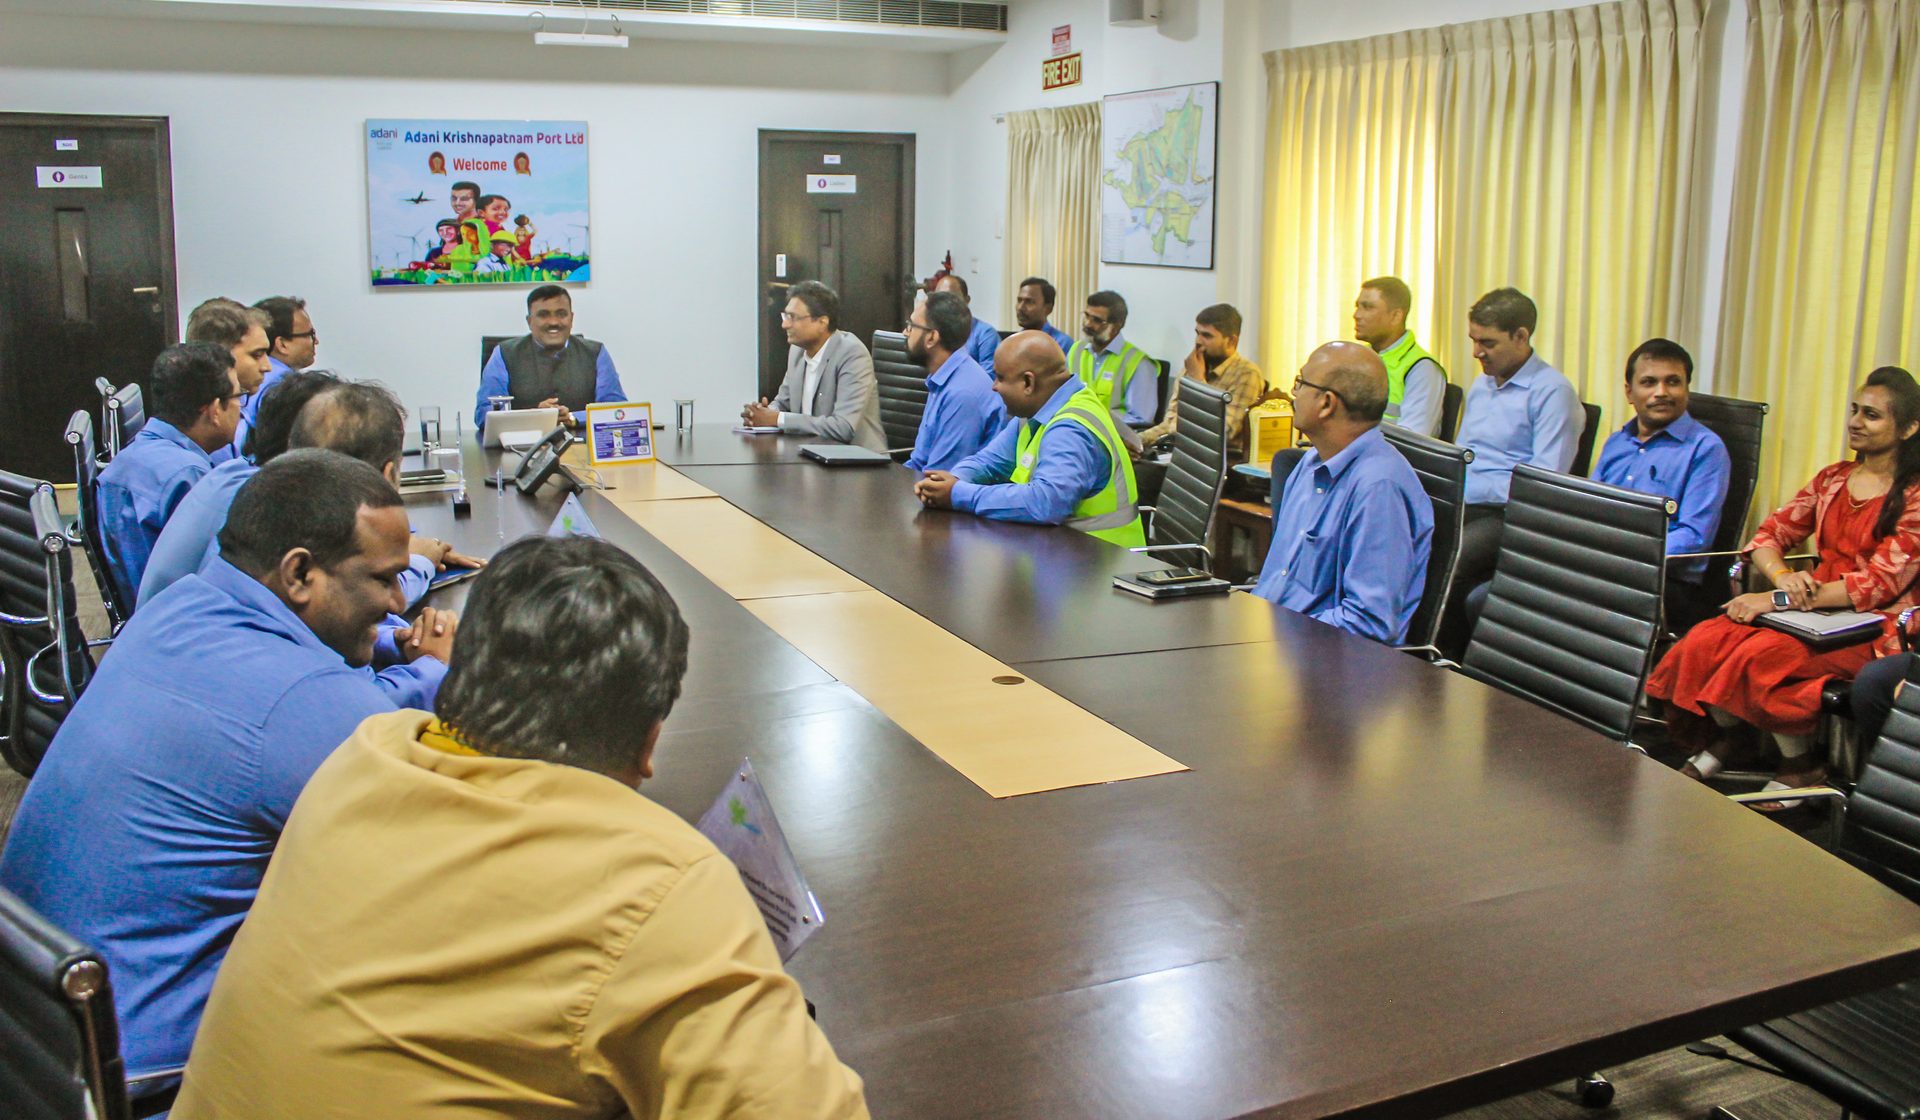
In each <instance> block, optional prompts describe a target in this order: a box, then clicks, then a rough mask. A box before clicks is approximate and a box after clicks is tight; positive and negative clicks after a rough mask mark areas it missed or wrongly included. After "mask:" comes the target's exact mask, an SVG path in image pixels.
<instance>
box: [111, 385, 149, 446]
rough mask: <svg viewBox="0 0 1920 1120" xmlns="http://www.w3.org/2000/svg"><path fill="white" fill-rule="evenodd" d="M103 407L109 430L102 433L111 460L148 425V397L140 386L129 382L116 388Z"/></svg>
mask: <svg viewBox="0 0 1920 1120" xmlns="http://www.w3.org/2000/svg"><path fill="white" fill-rule="evenodd" d="M101 407H102V410H103V412H104V413H105V415H106V418H107V430H106V431H105V432H104V433H102V434H103V435H104V436H105V440H104V443H105V444H106V457H107V458H108V459H109V460H111V459H112V458H113V457H114V456H115V455H118V454H120V451H121V449H122V448H124V447H126V446H127V444H129V443H131V442H133V437H134V436H137V435H139V434H140V429H142V428H144V427H146V426H147V405H146V399H145V398H144V397H143V396H142V395H141V393H140V386H138V385H134V384H127V385H122V386H120V388H118V389H115V390H114V391H113V395H112V396H110V397H108V398H107V399H106V403H105V404H103V405H102V406H101Z"/></svg>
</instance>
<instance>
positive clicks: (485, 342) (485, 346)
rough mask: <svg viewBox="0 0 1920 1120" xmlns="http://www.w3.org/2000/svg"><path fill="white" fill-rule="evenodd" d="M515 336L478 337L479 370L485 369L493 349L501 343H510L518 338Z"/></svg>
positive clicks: (484, 335) (494, 335) (493, 335)
mask: <svg viewBox="0 0 1920 1120" xmlns="http://www.w3.org/2000/svg"><path fill="white" fill-rule="evenodd" d="M519 337H520V336H519V335H517V334H483V335H481V336H480V368H481V369H486V368H487V361H488V359H490V358H492V357H493V350H494V347H496V346H499V345H500V344H501V343H503V342H512V341H513V340H514V339H516V338H519Z"/></svg>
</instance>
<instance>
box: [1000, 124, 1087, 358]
mask: <svg viewBox="0 0 1920 1120" xmlns="http://www.w3.org/2000/svg"><path fill="white" fill-rule="evenodd" d="M1005 267H1006V283H1005V284H1004V285H1003V286H1002V290H1003V291H1004V292H1005V293H1006V296H1005V301H1006V303H1005V306H1004V307H1002V308H1001V309H1000V310H1001V318H1000V321H1001V322H1003V323H1007V324H1009V325H1011V324H1012V323H1013V321H1014V320H1013V300H1014V297H1015V296H1016V295H1018V294H1019V290H1018V285H1019V283H1020V281H1022V280H1024V279H1026V278H1027V277H1028V276H1041V277H1045V278H1046V279H1047V280H1049V281H1051V282H1052V283H1053V286H1054V288H1055V290H1056V292H1057V295H1056V298H1055V299H1054V305H1053V306H1054V324H1053V325H1054V326H1056V327H1059V328H1060V329H1061V330H1064V331H1066V332H1067V333H1068V334H1072V335H1078V333H1079V327H1080V308H1082V307H1084V306H1085V305H1086V300H1087V297H1088V296H1090V295H1092V294H1093V292H1094V290H1095V288H1094V284H1095V280H1096V276H1097V273H1098V270H1099V267H1100V104H1099V102H1097V101H1096V102H1088V103H1087V104H1084V105H1063V106H1061V107H1059V108H1056V109H1027V110H1022V111H1020V112H1014V113H1008V114H1007V237H1006V265H1005ZM1062 308H1064V309H1065V311H1064V312H1062V310H1061V309H1062ZM1063 314H1064V316H1065V321H1064V322H1062V321H1061V320H1062V316H1063Z"/></svg>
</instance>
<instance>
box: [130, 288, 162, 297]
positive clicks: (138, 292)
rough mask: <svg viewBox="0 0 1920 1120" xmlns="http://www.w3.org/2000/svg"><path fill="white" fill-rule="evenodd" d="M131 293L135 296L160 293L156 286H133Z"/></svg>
mask: <svg viewBox="0 0 1920 1120" xmlns="http://www.w3.org/2000/svg"><path fill="white" fill-rule="evenodd" d="M133 294H134V295H136V296H157V295H159V294H160V289H159V288H158V287H148V288H135V289H134V290H133Z"/></svg>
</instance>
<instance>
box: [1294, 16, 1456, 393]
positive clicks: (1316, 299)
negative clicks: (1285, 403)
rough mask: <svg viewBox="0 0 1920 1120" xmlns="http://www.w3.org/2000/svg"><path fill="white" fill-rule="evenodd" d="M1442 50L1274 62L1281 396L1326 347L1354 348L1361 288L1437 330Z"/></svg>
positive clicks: (1428, 46) (1404, 45)
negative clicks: (1404, 287)
mask: <svg viewBox="0 0 1920 1120" xmlns="http://www.w3.org/2000/svg"><path fill="white" fill-rule="evenodd" d="M1442 53H1443V43H1442V38H1441V34H1440V31H1439V30H1438V29H1429V30H1425V31H1410V32H1405V33H1401V34H1396V35H1385V36H1380V37H1377V38H1372V39H1362V40H1357V41H1354V42H1345V43H1327V44H1324V45H1320V46H1313V47H1302V48H1299V49H1297V50H1288V51H1275V52H1272V53H1271V54H1268V55H1267V56H1266V62H1267V100H1268V109H1267V122H1268V123H1267V152H1268V157H1267V159H1268V174H1267V192H1266V203H1265V204H1266V229H1267V230H1268V236H1267V238H1266V241H1267V246H1266V249H1267V251H1266V261H1265V283H1264V284H1263V285H1262V290H1263V292H1264V296H1263V298H1262V306H1261V319H1260V340H1261V349H1260V357H1261V365H1262V367H1263V368H1264V369H1265V370H1266V371H1267V377H1268V380H1269V381H1271V382H1272V383H1273V384H1276V385H1281V386H1285V385H1288V384H1291V383H1292V380H1293V373H1294V371H1295V370H1297V369H1299V368H1300V363H1301V362H1302V361H1304V360H1305V359H1306V356H1307V354H1308V353H1309V352H1310V351H1312V349H1313V348H1314V347H1315V346H1318V345H1319V344H1320V343H1322V342H1326V341H1328V340H1330V339H1336V338H1351V337H1352V336H1353V314H1352V313H1353V301H1354V298H1355V297H1356V296H1357V295H1359V287H1360V282H1361V281H1362V280H1365V279H1367V278H1369V277H1372V276H1377V275H1393V276H1398V277H1400V278H1401V279H1402V280H1405V281H1406V282H1407V283H1408V285H1410V286H1411V287H1412V289H1413V298H1414V306H1413V309H1412V311H1411V312H1410V313H1409V316H1408V323H1409V325H1410V326H1411V327H1412V328H1413V330H1414V332H1415V333H1416V334H1417V335H1419V336H1421V337H1422V338H1423V339H1425V338H1427V336H1428V335H1429V334H1430V333H1431V332H1430V330H1429V329H1428V326H1429V324H1431V323H1433V321H1434V317H1433V300H1434V266H1435V261H1436V260H1437V259H1438V246H1437V245H1436V243H1435V237H1436V235H1437V233H1438V229H1439V226H1438V222H1437V217H1438V215H1437V212H1436V207H1437V204H1438V194H1437V189H1436V188H1437V181H1438V165H1437V160H1438V158H1439V145H1438V131H1439V124H1440V92H1441V76H1442V75H1441V63H1442Z"/></svg>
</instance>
